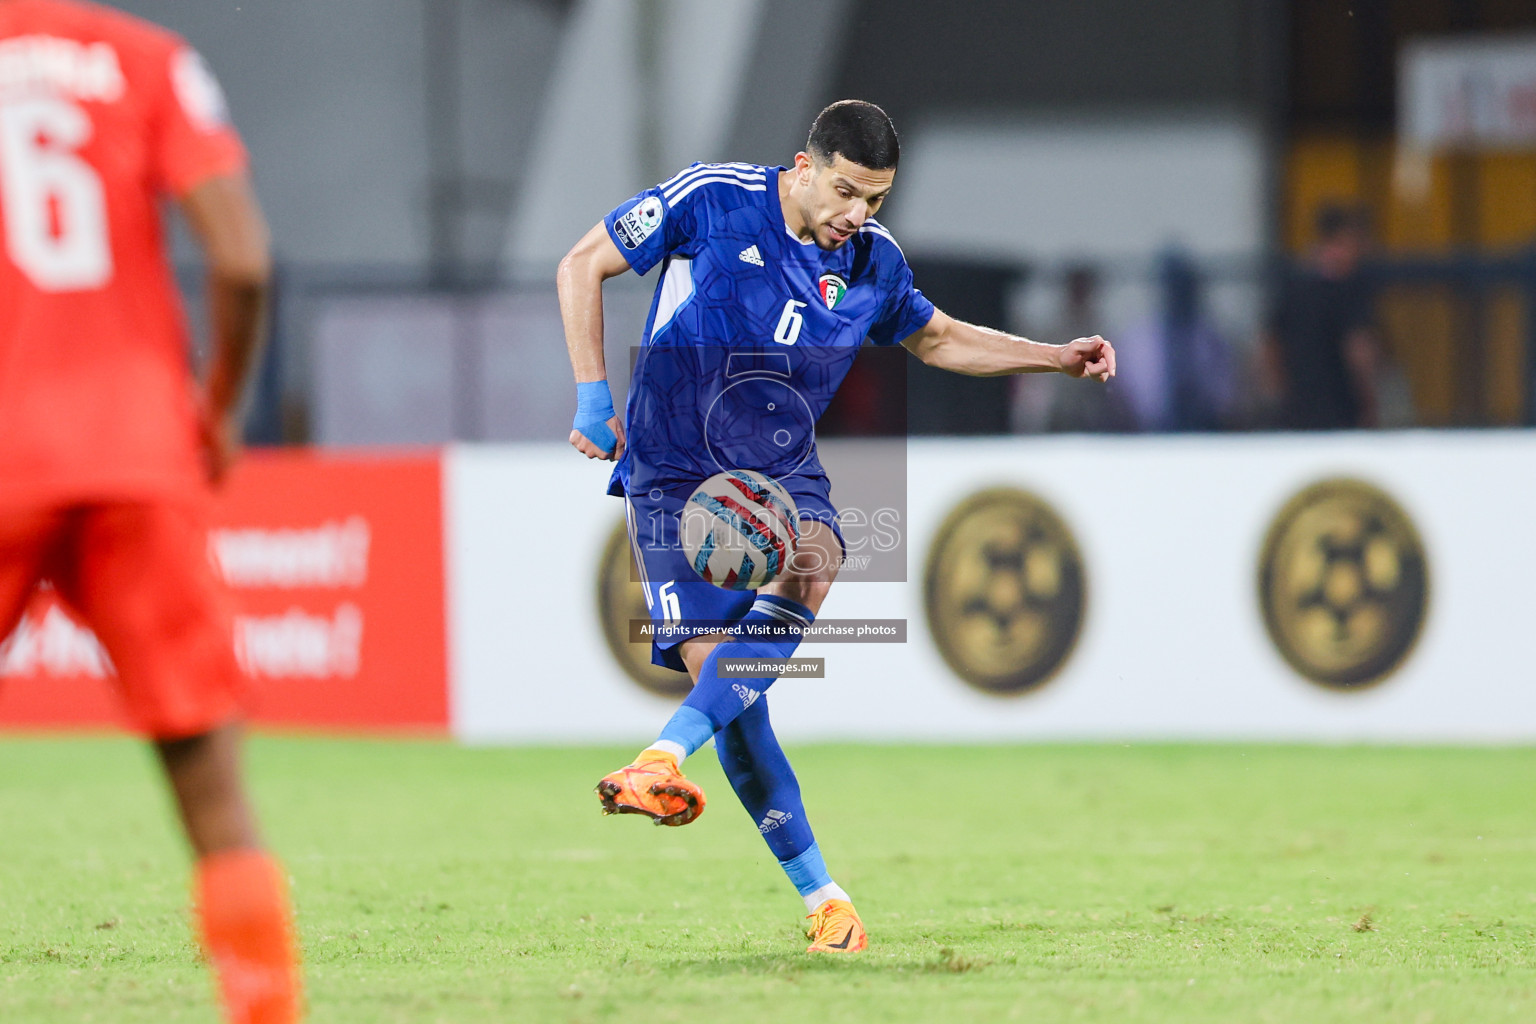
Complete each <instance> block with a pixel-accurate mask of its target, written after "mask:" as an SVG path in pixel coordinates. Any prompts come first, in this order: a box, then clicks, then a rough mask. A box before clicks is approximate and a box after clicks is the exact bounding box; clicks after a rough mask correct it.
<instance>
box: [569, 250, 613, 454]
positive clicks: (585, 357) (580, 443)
mask: <svg viewBox="0 0 1536 1024" xmlns="http://www.w3.org/2000/svg"><path fill="white" fill-rule="evenodd" d="M628 269H629V263H628V262H627V261H626V260H625V259H624V256H623V254H622V253H620V252H619V249H618V246H616V245H614V244H613V239H611V238H609V237H608V231H607V229H606V228H604V227H603V225H601V224H597V225H595V226H594V227H593V228H592V230H591V231H588V232H587V233H586V234H585V235H583V236H582V237H581V241H579V242H577V243H576V245H575V246H574V247H573V248H572V249H571V251H570V252H568V253H566V254H565V258H564V259H562V260H561V261H560V269H559V270H558V271H557V272H556V274H555V286H556V288H557V289H558V291H559V293H560V319H561V321H562V322H563V323H564V325H565V348H566V351H567V352H568V353H569V354H570V357H571V370H572V371H573V372H574V373H575V375H576V396H577V397H576V403H577V410H576V419H575V421H574V422H573V423H572V426H571V437H570V441H571V445H572V447H574V448H575V449H576V450H577V451H579V452H581V453H582V454H583V455H585V456H586V457H587V458H589V459H606V460H609V461H612V462H617V461H618V460H619V458H620V457H622V456H623V454H624V424H623V422H622V418H621V417H620V416H619V415H618V414H617V413H615V412H614V411H613V398H612V395H611V394H610V393H609V391H608V368H607V365H606V363H605V362H604V360H603V282H604V281H606V280H608V279H609V278H611V277H618V276H619V275H620V274H622V273H624V272H625V271H626V270H628ZM600 428H606V430H607V432H608V433H607V434H604V433H603V430H602V429H600ZM594 434H597V435H599V436H596V437H594V436H593V435H594ZM609 434H611V435H612V436H611V438H610V437H609V436H608V435H609Z"/></svg>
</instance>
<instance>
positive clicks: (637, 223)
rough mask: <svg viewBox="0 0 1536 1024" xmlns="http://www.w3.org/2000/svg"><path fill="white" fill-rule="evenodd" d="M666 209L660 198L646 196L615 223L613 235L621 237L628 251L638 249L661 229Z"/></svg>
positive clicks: (620, 239)
mask: <svg viewBox="0 0 1536 1024" xmlns="http://www.w3.org/2000/svg"><path fill="white" fill-rule="evenodd" d="M665 215H666V208H665V207H664V206H662V205H661V199H660V198H659V197H658V196H646V197H645V198H644V199H642V200H640V201H639V202H638V203H636V204H635V205H634V207H632V208H631V209H630V211H629V212H628V213H626V214H624V216H622V217H620V218H619V219H618V220H616V221H614V224H613V233H614V234H616V235H618V236H619V241H620V242H622V243H624V248H626V249H638V248H640V243H641V242H643V241H645V240H646V239H647V238H650V237H651V235H652V234H654V233H655V231H656V229H657V228H659V227H661V219H662V217H664V216H665Z"/></svg>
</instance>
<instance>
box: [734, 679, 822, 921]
mask: <svg viewBox="0 0 1536 1024" xmlns="http://www.w3.org/2000/svg"><path fill="white" fill-rule="evenodd" d="M715 753H716V754H718V755H720V767H721V768H723V769H724V770H725V777H726V778H727V779H730V780H731V788H732V789H734V790H736V796H737V797H738V798H739V799H740V800H741V805H742V806H743V807H745V808H746V809H747V813H748V814H749V815H751V816H752V824H754V825H756V826H757V830H758V831H759V832H760V833H762V836H763V840H764V841H765V842H766V843H767V844H768V849H770V850H772V851H773V855H774V856H775V857H777V858H778V859H779V862H780V863H784V862H786V861H793V860H795V859H796V858H798V857H800V856H802V855H803V854H805V853H806V852H807V851H809V850H813V849H815V847H816V837H815V836H814V835H812V834H811V823H810V822H809V821H808V820H806V816H805V804H804V803H803V802H802V801H801V799H800V781H799V780H798V779H796V778H795V770H794V769H793V768H791V767H790V766H789V758H787V757H785V756H784V748H783V747H781V746H779V738H778V737H777V736H775V735H774V734H773V726H772V725H771V724H770V723H769V721H768V699H767V698H766V697H759V698H758V699H757V700H756V701H754V702H753V703H752V706H751V707H750V708H747V710H745V711H743V712H742V713H741V714H739V715H737V716H736V720H735V721H734V722H732V723H731V724H730V725H728V726H726V727H725V728H724V729H721V730H720V733H719V735H717V736H716V737H715ZM786 870H787V869H786ZM822 873H823V874H825V868H823V872H822ZM791 878H793V875H792V876H791ZM829 881H830V879H829ZM820 884H824V883H820ZM796 887H797V888H798V887H799V883H798V882H796ZM811 888H813V889H814V888H816V886H812V887H811ZM805 891H806V890H801V892H802V894H803V893H804V892H805Z"/></svg>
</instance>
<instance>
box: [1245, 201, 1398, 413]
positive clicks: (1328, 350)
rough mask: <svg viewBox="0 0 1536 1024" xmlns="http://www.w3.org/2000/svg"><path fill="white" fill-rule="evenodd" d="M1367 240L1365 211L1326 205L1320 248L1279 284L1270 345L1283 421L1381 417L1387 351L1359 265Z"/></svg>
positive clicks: (1269, 356) (1320, 215)
mask: <svg viewBox="0 0 1536 1024" xmlns="http://www.w3.org/2000/svg"><path fill="white" fill-rule="evenodd" d="M1368 244H1369V230H1368V226H1367V223H1366V219H1365V216H1364V214H1363V213H1362V212H1361V211H1359V210H1357V209H1353V208H1350V207H1345V206H1338V205H1333V204H1328V205H1325V206H1323V207H1322V209H1320V210H1319V211H1318V215H1317V244H1316V246H1315V247H1314V248H1313V250H1312V252H1311V253H1310V254H1309V256H1308V258H1307V260H1306V261H1305V262H1304V263H1303V264H1301V265H1300V266H1297V267H1295V268H1293V269H1292V270H1291V271H1290V272H1289V273H1287V275H1286V276H1285V278H1284V280H1282V281H1281V283H1280V287H1279V289H1278V293H1277V295H1276V297H1275V305H1274V310H1273V313H1272V315H1271V317H1270V321H1269V333H1268V337H1267V338H1266V339H1265V349H1266V358H1267V362H1268V369H1269V373H1270V376H1271V381H1272V386H1273V387H1275V388H1277V389H1278V391H1279V393H1280V425H1281V426H1283V427H1287V428H1289V429H1292V430H1342V429H1348V428H1351V427H1373V426H1376V424H1377V422H1378V417H1377V404H1376V380H1377V376H1378V369H1379V365H1380V362H1381V355H1380V351H1381V350H1380V346H1379V344H1378V342H1377V338H1376V332H1375V329H1374V327H1373V313H1372V308H1371V306H1372V302H1371V300H1372V295H1371V289H1370V286H1369V284H1368V282H1367V281H1366V280H1365V277H1364V275H1363V274H1362V273H1361V269H1360V264H1361V260H1362V259H1363V258H1364V257H1365V253H1366V249H1367V246H1368Z"/></svg>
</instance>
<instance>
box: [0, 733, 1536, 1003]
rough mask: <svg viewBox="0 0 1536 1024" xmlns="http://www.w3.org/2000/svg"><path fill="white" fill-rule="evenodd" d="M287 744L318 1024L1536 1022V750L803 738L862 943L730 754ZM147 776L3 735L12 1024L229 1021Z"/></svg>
mask: <svg viewBox="0 0 1536 1024" xmlns="http://www.w3.org/2000/svg"><path fill="white" fill-rule="evenodd" d="M630 753H632V751H630V750H628V749H612V748H610V749H592V748H575V749H552V750H527V749H523V750H498V749H461V748H457V747H454V746H451V745H448V744H440V743H434V742H409V741H402V742H382V741H381V742H374V741H338V740H316V739H287V738H261V739H258V740H256V741H255V742H254V743H253V746H252V750H251V769H252V777H253V779H254V784H255V787H256V791H257V795H258V798H259V801H260V803H261V806H262V810H263V813H264V815H265V818H266V822H267V829H268V833H269V838H270V840H271V841H272V844H273V845H274V846H275V847H276V849H277V850H278V851H279V852H280V853H281V854H282V856H283V857H284V859H285V860H286V863H287V865H288V869H289V873H290V875H291V876H292V879H293V891H294V898H295V901H296V903H297V906H298V911H299V914H300V926H301V931H302V935H303V942H304V946H305V949H306V955H307V958H308V985H309V994H310V1004H311V1008H312V1019H313V1020H315V1021H317V1022H338V1024H342V1022H345V1024H351V1022H374V1021H378V1022H406V1021H409V1022H435V1021H443V1022H452V1024H474V1022H492V1021H495V1022H505V1021H540V1022H542V1021H551V1022H566V1021H575V1022H582V1021H644V1022H646V1024H659V1022H666V1021H687V1022H697V1021H731V1022H733V1024H734V1022H743V1021H745V1022H752V1021H765V1022H766V1021H772V1022H776V1024H777V1022H783V1021H793V1020H800V1021H804V1020H837V1021H880V1022H894V1021H924V1022H932V1021H939V1022H944V1021H991V1020H1020V1021H1031V1022H1040V1021H1058V1020H1061V1021H1116V1022H1121V1021H1177V1022H1180V1024H1190V1022H1206V1021H1210V1022H1216V1021H1221V1022H1228V1021H1259V1022H1267V1021H1274V1022H1314V1021H1349V1022H1359V1021H1392V1022H1394V1024H1396V1022H1410V1024H1427V1022H1432V1021H1444V1022H1454V1021H1478V1022H1483V1021H1530V1020H1533V1019H1536V831H1533V815H1536V809H1533V798H1532V795H1533V793H1536V750H1530V749H1514V750H1503V749H1499V750H1465V749H1408V748H1384V749H1372V748H1343V749H1337V748H1308V747H1264V746H1129V747H1126V746H1116V745H1103V746H1086V745H1085V746H1052V745H1046V746H1018V747H1001V746H987V747H878V746H876V747H859V746H808V747H802V748H798V749H794V750H792V751H791V753H792V755H793V756H794V759H795V762H796V765H797V767H798V769H799V772H800V777H801V779H802V782H803V784H804V786H805V789H806V795H807V799H808V802H809V805H810V811H811V815H812V819H813V822H814V823H815V824H816V825H817V827H818V829H819V833H820V839H821V844H822V847H823V849H824V850H825V851H826V854H827V860H828V862H829V864H830V865H831V866H832V869H833V872H834V874H835V875H836V876H837V878H838V880H839V881H840V882H841V883H842V884H843V885H844V886H845V887H846V888H848V889H849V890H850V891H851V892H852V893H853V895H854V897H855V899H856V901H857V903H858V906H859V908H860V910H861V912H862V914H863V916H864V920H865V922H866V924H867V925H868V927H869V930H870V934H871V946H870V950H869V952H867V953H865V954H863V955H862V956H858V957H835V958H834V957H817V958H812V957H808V956H807V955H806V954H805V953H804V952H803V950H804V946H805V941H804V939H803V938H801V937H800V935H799V933H798V932H797V926H798V925H799V924H800V920H801V916H802V914H803V909H802V907H801V905H800V902H799V900H798V899H797V898H796V897H795V895H794V893H793V891H792V890H790V888H789V887H788V885H787V883H786V882H785V881H784V879H783V877H782V875H781V874H780V872H779V870H778V868H777V866H776V865H775V864H774V863H773V861H772V860H771V859H770V857H769V856H768V854H767V851H766V850H765V848H764V847H763V845H762V842H761V840H760V839H759V838H758V836H757V834H756V831H755V829H753V827H752V825H751V823H750V822H749V821H748V820H747V817H746V815H745V814H744V813H743V812H742V810H741V809H740V807H739V806H737V805H736V804H735V802H734V798H733V797H732V795H731V793H730V791H729V788H728V787H727V786H726V784H725V782H724V780H723V778H722V777H721V775H720V772H719V769H718V767H716V766H715V765H714V763H713V759H712V758H711V757H710V756H708V755H707V754H706V755H704V756H700V757H698V758H695V759H694V761H692V762H690V764H691V766H692V767H691V772H692V774H693V775H694V777H696V778H698V779H699V780H700V781H701V782H702V783H703V785H704V786H705V789H706V791H707V792H708V793H709V795H710V798H711V803H710V806H709V809H708V811H707V813H705V815H704V816H703V817H702V818H700V819H699V820H698V821H697V822H695V823H694V824H692V825H690V826H688V827H687V828H682V829H658V828H653V827H652V826H651V825H650V824H649V823H647V822H645V821H643V820H641V819H637V818H618V819H603V818H601V817H600V816H599V814H598V810H597V801H596V799H595V798H594V797H593V796H592V795H591V792H590V789H591V786H592V785H593V783H594V782H595V781H596V779H597V778H598V777H599V776H600V775H601V774H602V773H603V772H605V771H607V770H609V769H610V768H613V767H615V766H617V765H618V764H620V763H621V762H623V761H624V760H626V759H627V757H628V755H629V754H630ZM157 781H158V780H157V776H156V774H155V772H154V770H153V765H152V762H151V759H150V757H149V755H148V753H147V752H146V751H145V750H144V749H142V748H141V747H139V746H138V745H137V744H135V743H133V742H131V741H129V740H120V739H88V740H65V739H3V740H0V1021H4V1022H6V1024H23V1022H26V1024H30V1022H49V1024H52V1022H56V1021H99V1022H112V1024H131V1022H154V1024H170V1022H180V1021H188V1022H191V1021H196V1022H204V1024H208V1022H212V1021H214V1020H215V1017H214V1014H213V1011H212V1009H211V1003H210V1000H209V991H210V989H209V981H208V978H207V976H206V974H205V973H204V971H203V970H202V968H201V967H200V966H199V964H198V962H197V960H196V958H195V956H194V954H193V952H192V949H191V946H190V943H189V941H188V938H187V933H186V930H185V927H184V922H185V910H184V905H185V902H186V893H187V883H186V866H187V862H186V855H185V853H184V852H183V849H182V847H181V844H180V840H179V838H178V837H177V835H176V834H175V832H174V831H173V828H172V824H171V820H170V813H169V807H168V804H167V801H166V798H165V796H164V794H163V792H162V789H161V788H160V787H159V786H158V785H157Z"/></svg>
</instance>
